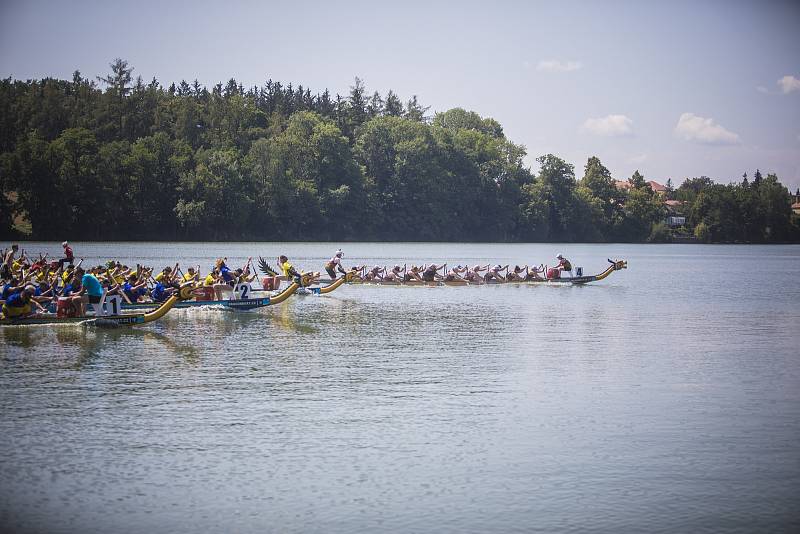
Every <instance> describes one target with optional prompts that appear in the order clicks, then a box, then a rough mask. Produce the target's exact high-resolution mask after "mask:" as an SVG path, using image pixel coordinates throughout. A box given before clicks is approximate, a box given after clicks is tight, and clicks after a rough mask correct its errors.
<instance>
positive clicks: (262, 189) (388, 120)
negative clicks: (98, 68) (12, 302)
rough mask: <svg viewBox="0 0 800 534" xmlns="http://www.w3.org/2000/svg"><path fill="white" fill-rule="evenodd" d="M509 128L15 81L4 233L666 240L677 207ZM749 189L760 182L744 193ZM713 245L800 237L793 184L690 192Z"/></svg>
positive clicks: (228, 95) (187, 92) (3, 142)
mask: <svg viewBox="0 0 800 534" xmlns="http://www.w3.org/2000/svg"><path fill="white" fill-rule="evenodd" d="M525 156H526V151H525V148H524V147H523V146H521V145H519V144H515V143H513V142H512V141H510V140H509V139H507V138H506V137H505V134H504V133H503V128H502V126H501V125H500V124H499V123H498V122H497V121H495V120H494V119H491V118H484V117H481V116H480V115H478V114H477V113H475V112H472V111H466V110H463V109H460V108H454V109H450V110H448V111H445V112H442V113H436V114H434V115H433V116H429V115H428V108H427V107H424V106H423V105H422V104H421V103H420V102H419V101H418V99H417V97H416V96H413V97H412V98H411V99H409V100H407V101H405V102H403V101H402V100H401V99H400V98H399V97H398V96H397V95H396V94H395V93H394V92H393V91H389V92H388V94H386V95H385V96H384V95H381V94H379V93H378V92H373V93H372V94H370V93H368V91H367V90H366V87H365V86H364V84H363V83H362V82H361V80H359V79H358V78H356V80H355V83H354V85H353V86H352V87H351V88H350V91H349V93H348V94H347V95H345V96H342V95H338V94H337V95H331V94H330V92H329V91H328V90H325V91H324V92H322V93H312V91H311V90H310V89H308V88H306V87H303V86H302V85H297V86H294V85H292V84H287V85H283V84H281V83H280V82H274V81H271V80H270V81H267V82H266V83H265V84H264V85H262V86H260V87H251V88H247V89H246V88H244V87H243V86H242V85H241V84H240V83H238V82H237V81H236V80H234V79H231V80H230V81H229V82H228V83H227V84H224V85H223V84H217V85H215V86H213V87H212V88H211V89H208V88H207V87H205V86H202V85H201V84H199V83H198V82H197V81H195V82H194V83H191V84H190V83H187V82H186V81H182V82H181V83H179V84H175V83H173V84H170V85H169V86H167V87H165V86H163V85H161V84H160V83H159V82H158V81H157V80H156V79H153V80H151V81H150V82H149V83H146V82H145V81H143V80H142V78H141V77H136V78H134V76H133V68H132V67H130V66H129V65H128V63H127V62H126V61H124V60H120V59H118V60H116V61H114V62H113V63H112V64H111V73H109V74H108V75H107V76H104V77H98V78H97V79H96V80H90V79H87V78H85V77H83V76H82V75H81V74H80V73H79V72H75V73H74V75H73V78H72V80H59V79H54V78H45V79H42V80H28V81H20V80H13V79H11V78H7V79H3V80H2V81H0V188H2V193H3V194H0V234H2V235H3V236H5V237H11V236H14V234H15V232H17V230H15V229H14V228H15V224H16V225H17V226H19V223H20V221H24V222H25V223H26V224H27V225H28V228H27V231H28V232H29V235H30V237H31V238H35V239H47V240H51V239H54V240H62V239H65V238H70V239H87V240H110V239H114V240H117V239H119V240H144V239H148V240H149V239H153V240H175V239H188V240H249V239H253V240H309V239H310V240H337V241H342V240H424V241H428V240H432V241H456V240H459V241H460V240H464V241H625V242H644V241H648V240H650V241H665V240H669V239H670V238H671V236H672V235H673V232H672V231H671V230H669V229H667V228H666V227H665V226H664V223H663V221H664V217H665V215H666V208H665V206H664V198H663V197H662V196H661V195H659V194H656V193H654V192H653V191H652V189H651V188H650V187H649V186H648V185H647V182H646V181H645V178H644V176H642V175H641V174H640V173H639V172H638V171H637V172H636V173H634V175H633V176H631V177H630V178H629V179H628V183H629V185H630V187H628V188H618V187H617V186H616V184H615V180H614V178H613V177H612V176H611V173H610V172H609V171H608V169H607V168H605V167H604V166H603V164H602V163H601V162H600V160H599V159H598V158H596V157H592V158H590V159H589V160H588V162H587V163H586V166H585V168H584V174H583V176H582V177H581V178H580V179H578V177H576V175H575V168H574V167H573V165H571V164H569V163H567V162H565V161H564V160H562V159H560V158H558V157H556V156H554V155H552V154H547V155H544V156H542V157H540V158H538V159H537V162H538V164H539V167H540V168H539V170H538V172H536V173H534V172H533V171H532V170H531V169H530V168H528V167H526V165H525V164H524V162H523V159H524V158H525ZM745 181H746V180H745ZM669 196H670V198H675V199H678V200H682V201H684V202H685V204H684V208H685V212H686V215H687V219H688V224H689V225H690V230H691V231H692V232H694V234H695V235H697V237H698V238H699V239H701V240H704V241H747V242H776V241H792V240H794V241H797V240H798V236H800V232H798V225H797V221H796V220H794V219H793V218H792V214H791V208H790V205H791V195H790V194H789V191H788V190H787V189H786V188H785V187H784V186H782V185H781V184H780V182H779V181H778V179H777V177H776V176H774V175H769V176H767V177H766V178H762V177H761V175H760V173H758V179H757V180H756V179H755V178H754V179H753V181H752V182H747V183H745V182H742V183H737V184H731V185H720V184H716V183H714V182H712V181H711V180H709V179H708V178H704V177H701V178H693V179H689V180H686V182H684V183H683V184H682V185H681V186H680V187H679V188H677V189H676V190H672V189H670V191H669Z"/></svg>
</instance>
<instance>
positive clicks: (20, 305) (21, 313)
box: [3, 286, 44, 319]
mask: <svg viewBox="0 0 800 534" xmlns="http://www.w3.org/2000/svg"><path fill="white" fill-rule="evenodd" d="M34 291H35V290H34V287H33V286H25V288H23V289H22V291H20V292H19V293H14V294H13V295H11V296H10V297H8V300H6V301H5V302H4V303H3V317H6V318H9V319H10V318H19V317H28V316H29V315H33V306H36V307H37V308H38V309H39V310H40V311H42V312H44V308H42V306H41V305H40V304H39V303H38V302H36V301H35V300H33V293H34Z"/></svg>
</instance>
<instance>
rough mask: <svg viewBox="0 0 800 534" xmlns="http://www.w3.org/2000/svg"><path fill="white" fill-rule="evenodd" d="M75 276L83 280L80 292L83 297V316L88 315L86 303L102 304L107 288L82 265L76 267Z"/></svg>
mask: <svg viewBox="0 0 800 534" xmlns="http://www.w3.org/2000/svg"><path fill="white" fill-rule="evenodd" d="M75 277H76V278H79V279H80V281H81V290H80V293H79V294H80V295H81V296H82V297H83V298H82V299H81V316H84V315H86V304H93V305H94V304H100V301H101V300H102V299H103V294H104V293H105V290H104V289H103V285H102V284H101V283H100V280H98V279H97V277H96V276H95V275H93V274H91V273H87V272H86V271H84V270H83V268H81V267H78V268H77V269H75ZM93 307H94V306H93ZM97 311H99V310H97V308H96V307H95V312H97Z"/></svg>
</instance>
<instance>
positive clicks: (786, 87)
mask: <svg viewBox="0 0 800 534" xmlns="http://www.w3.org/2000/svg"><path fill="white" fill-rule="evenodd" d="M778 87H780V88H781V92H783V94H785V95H788V94H789V93H793V92H795V91H800V80H798V79H797V78H795V77H794V76H789V75H786V76H784V77H783V78H781V79H780V80H778Z"/></svg>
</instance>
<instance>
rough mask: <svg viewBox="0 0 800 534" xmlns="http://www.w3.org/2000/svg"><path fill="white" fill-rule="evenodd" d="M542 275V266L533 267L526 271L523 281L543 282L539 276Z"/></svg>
mask: <svg viewBox="0 0 800 534" xmlns="http://www.w3.org/2000/svg"><path fill="white" fill-rule="evenodd" d="M543 274H544V265H539V266H538V267H537V266H535V265H534V266H533V267H531V268H530V269H529V270H528V271H527V274H526V275H525V280H544V278H543V277H542V276H541V275H543Z"/></svg>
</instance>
